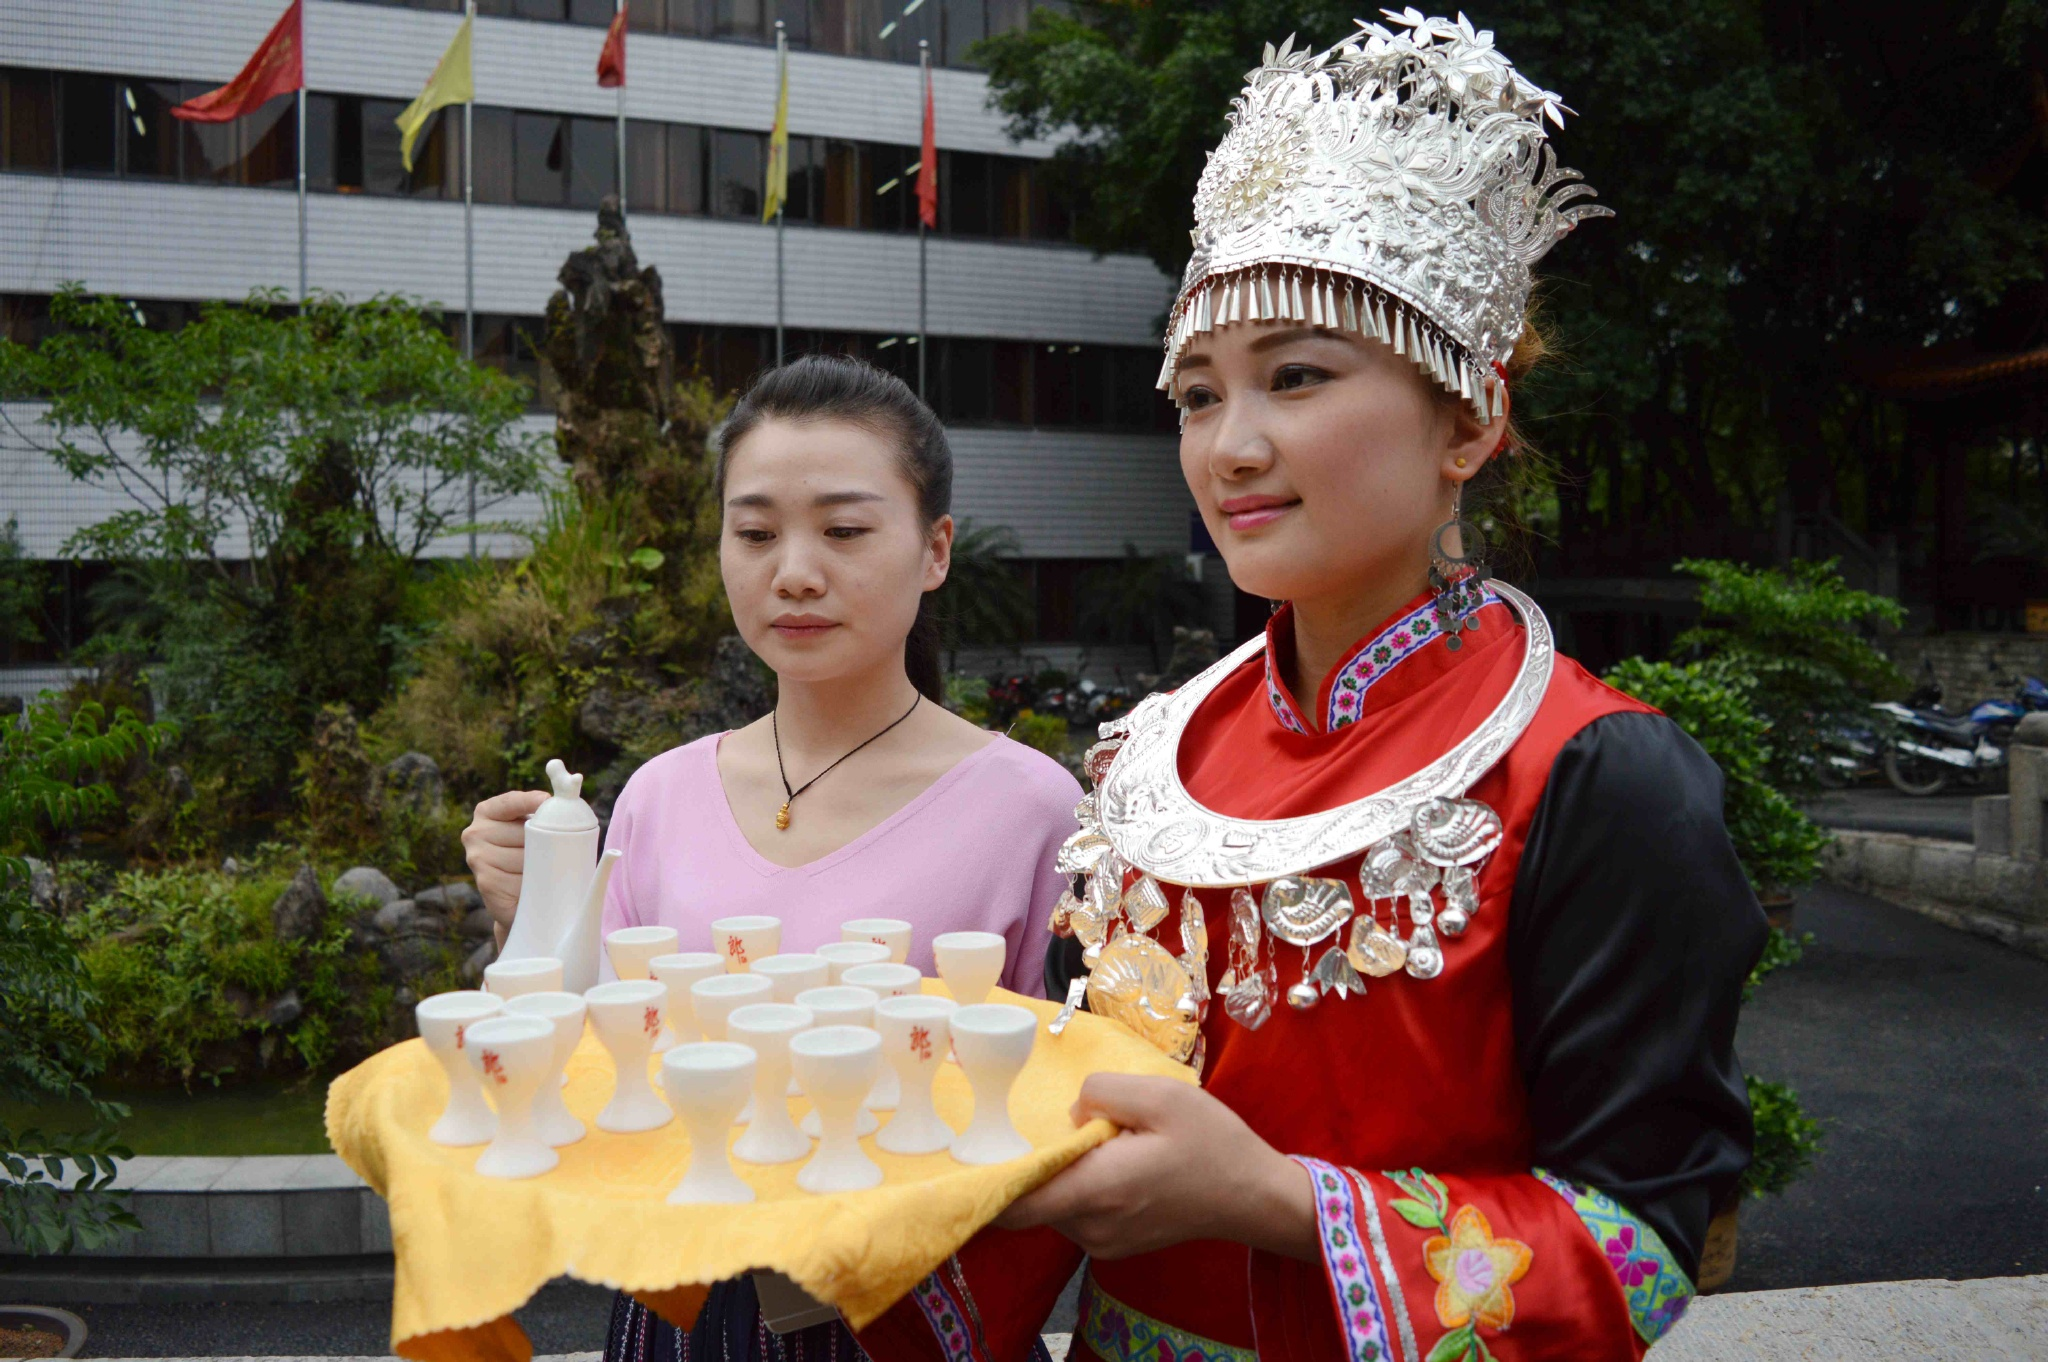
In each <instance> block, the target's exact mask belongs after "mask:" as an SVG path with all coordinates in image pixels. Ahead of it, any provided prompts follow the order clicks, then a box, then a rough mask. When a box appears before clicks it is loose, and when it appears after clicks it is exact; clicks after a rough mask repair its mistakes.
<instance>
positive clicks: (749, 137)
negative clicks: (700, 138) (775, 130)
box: [711, 128, 768, 220]
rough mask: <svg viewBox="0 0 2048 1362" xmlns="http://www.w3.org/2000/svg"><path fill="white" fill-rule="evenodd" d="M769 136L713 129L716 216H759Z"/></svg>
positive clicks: (713, 190)
mask: <svg viewBox="0 0 2048 1362" xmlns="http://www.w3.org/2000/svg"><path fill="white" fill-rule="evenodd" d="M767 141H768V139H767V138H766V137H765V136H764V135H763V134H761V133H758V132H733V131H731V130H729V129H726V128H715V129H713V130H712V132H711V212H712V215H713V216H714V217H721V218H746V219H755V220H758V219H759V218H760V216H761V174H762V164H761V162H762V159H763V156H764V154H765V151H766V143H767Z"/></svg>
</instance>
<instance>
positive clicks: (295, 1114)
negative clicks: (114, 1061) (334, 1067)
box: [0, 1081, 328, 1154]
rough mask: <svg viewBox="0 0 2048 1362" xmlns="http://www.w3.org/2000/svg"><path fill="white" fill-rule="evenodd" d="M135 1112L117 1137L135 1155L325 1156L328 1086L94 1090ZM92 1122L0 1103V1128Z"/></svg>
mask: <svg viewBox="0 0 2048 1362" xmlns="http://www.w3.org/2000/svg"><path fill="white" fill-rule="evenodd" d="M95 1095H96V1096H98V1097H100V1098H102V1099H104V1100H108V1101H114V1102H125V1103H127V1104H128V1106H129V1107H130V1108H131V1109H132V1110H133V1112H134V1114H133V1115H132V1116H130V1117H129V1118H128V1119H127V1120H126V1121H123V1122H122V1123H121V1139H122V1142H123V1143H125V1144H126V1145H127V1146H128V1147H129V1148H130V1149H133V1150H134V1151H135V1152H136V1153H137V1154H325V1153H327V1152H328V1150H327V1132H326V1125H325V1122H324V1119H323V1117H324V1113H325V1110H326V1105H327V1084H326V1083H325V1082H321V1081H314V1082H298V1083H292V1084H281V1083H280V1084H266V1083H254V1084H248V1085H244V1086H241V1087H234V1088H218V1089H214V1088H195V1089H193V1090H192V1091H191V1092H185V1091H183V1090H181V1089H177V1088H168V1089H165V1088H146V1089H127V1090H123V1089H107V1090H104V1091H100V1090H95ZM90 1120H91V1117H90V1114H89V1113H88V1112H87V1111H86V1109H85V1108H84V1107H83V1106H80V1105H77V1104H74V1103H61V1102H44V1103H39V1104H28V1103H18V1102H0V1122H4V1123H5V1124H7V1125H9V1126H12V1127H14V1128H16V1129H20V1128H22V1127H25V1126H32V1125H34V1126H42V1127H45V1128H51V1129H75V1128H78V1127H81V1126H83V1125H85V1124H86V1123H88V1122H89V1121H90Z"/></svg>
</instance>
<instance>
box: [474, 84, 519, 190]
mask: <svg viewBox="0 0 2048 1362" xmlns="http://www.w3.org/2000/svg"><path fill="white" fill-rule="evenodd" d="M469 138H470V144H471V147H472V149H473V151H474V154H475V156H476V175H475V177H474V178H473V180H472V181H471V183H470V192H471V193H472V194H474V195H475V196H476V201H477V202H478V203H510V202H512V111H511V110H510V109H498V108H492V107H490V106H488V105H478V106H477V109H476V122H475V124H474V125H473V126H472V127H471V128H470V133H469Z"/></svg>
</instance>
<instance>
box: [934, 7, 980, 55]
mask: <svg viewBox="0 0 2048 1362" xmlns="http://www.w3.org/2000/svg"><path fill="white" fill-rule="evenodd" d="M927 3H937V4H939V5H940V11H939V12H940V13H941V14H942V15H943V16H944V24H943V27H944V30H945V36H946V40H945V44H944V46H943V47H942V48H940V49H939V50H937V51H935V52H933V54H932V58H933V60H935V61H942V62H944V63H945V64H946V65H948V66H967V65H969V64H970V63H969V62H968V60H967V49H968V48H969V47H971V46H972V45H974V44H975V43H976V42H979V41H980V40H981V39H983V38H985V37H987V36H988V17H987V15H986V14H985V13H984V12H983V9H982V0H927Z"/></svg>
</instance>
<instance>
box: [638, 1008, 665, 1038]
mask: <svg viewBox="0 0 2048 1362" xmlns="http://www.w3.org/2000/svg"><path fill="white" fill-rule="evenodd" d="M640 1029H641V1030H643V1031H645V1032H646V1033H647V1034H648V1035H650V1036H651V1035H653V1034H654V1033H655V1032H657V1031H659V1030H661V1009H660V1008H658V1007H650V1008H648V1009H647V1012H646V1015H645V1016H643V1017H641V1019H640Z"/></svg>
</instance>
